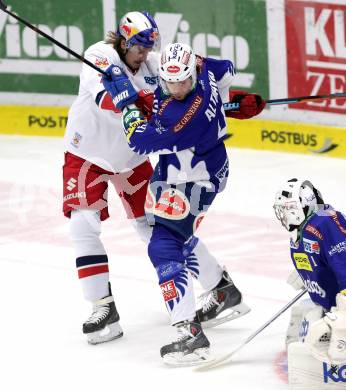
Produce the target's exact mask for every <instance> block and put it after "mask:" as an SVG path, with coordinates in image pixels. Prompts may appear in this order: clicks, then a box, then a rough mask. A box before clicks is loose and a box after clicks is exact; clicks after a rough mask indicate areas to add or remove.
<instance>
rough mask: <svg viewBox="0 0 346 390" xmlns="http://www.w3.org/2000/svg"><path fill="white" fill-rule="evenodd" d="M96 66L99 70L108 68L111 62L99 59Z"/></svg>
mask: <svg viewBox="0 0 346 390" xmlns="http://www.w3.org/2000/svg"><path fill="white" fill-rule="evenodd" d="M95 65H96V66H98V67H99V68H108V66H109V62H108V59H107V58H97V59H96V61H95Z"/></svg>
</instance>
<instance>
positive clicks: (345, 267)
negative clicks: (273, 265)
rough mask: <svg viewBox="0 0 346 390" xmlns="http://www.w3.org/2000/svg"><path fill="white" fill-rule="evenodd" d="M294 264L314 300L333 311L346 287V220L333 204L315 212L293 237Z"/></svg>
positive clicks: (292, 255)
mask: <svg viewBox="0 0 346 390" xmlns="http://www.w3.org/2000/svg"><path fill="white" fill-rule="evenodd" d="M291 257H292V261H293V264H294V266H295V268H296V269H297V271H298V272H299V274H300V276H301V278H302V279H303V282H304V285H305V287H306V288H307V289H308V291H309V295H310V297H311V299H312V301H313V302H314V303H316V304H318V305H321V306H323V307H324V308H325V309H326V310H328V311H329V310H330V308H331V307H332V306H335V296H336V294H337V293H338V292H340V291H342V290H345V289H346V219H345V216H344V215H343V214H342V213H340V212H339V211H336V210H334V209H333V208H332V207H331V206H330V205H324V208H323V209H321V210H319V211H317V212H316V213H314V214H313V215H312V216H311V217H310V218H309V219H308V220H307V222H306V224H305V225H304V227H303V228H302V229H301V236H300V239H299V241H297V242H296V243H294V242H293V241H292V240H291Z"/></svg>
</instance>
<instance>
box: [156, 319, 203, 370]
mask: <svg viewBox="0 0 346 390" xmlns="http://www.w3.org/2000/svg"><path fill="white" fill-rule="evenodd" d="M175 327H176V328H177V332H178V339H177V341H174V342H173V343H171V344H168V345H164V346H163V347H162V348H161V350H160V353H161V357H162V358H163V361H164V362H165V363H166V364H168V365H170V366H193V365H197V364H201V363H203V362H205V361H206V360H208V358H209V346H210V343H209V340H208V339H207V337H206V336H205V334H204V333H203V330H202V327H201V324H199V323H198V322H190V321H184V322H179V323H178V324H176V325H175Z"/></svg>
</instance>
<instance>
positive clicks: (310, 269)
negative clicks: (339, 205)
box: [274, 179, 346, 388]
mask: <svg viewBox="0 0 346 390" xmlns="http://www.w3.org/2000/svg"><path fill="white" fill-rule="evenodd" d="M274 210H275V214H276V217H277V218H278V219H279V220H280V222H281V224H282V225H283V226H284V227H285V228H286V229H287V230H288V231H289V232H290V233H291V240H290V247H291V258H292V262H293V265H294V267H295V269H296V271H297V272H298V274H299V277H300V279H301V281H302V283H303V285H304V286H305V288H306V289H307V290H308V292H309V295H310V298H311V300H312V301H313V303H314V304H315V305H314V308H313V309H312V310H310V311H309V312H308V313H307V314H305V315H304V319H303V321H302V324H301V328H300V340H301V341H304V344H303V343H292V344H290V345H289V349H288V360H289V371H290V362H291V366H293V365H295V366H294V367H295V368H294V370H293V368H291V371H292V372H294V375H295V376H297V375H298V377H297V378H298V379H297V378H296V377H295V378H294V379H292V382H296V379H297V381H298V382H302V381H307V382H302V383H304V384H306V385H313V384H315V382H309V380H311V378H313V377H316V378H317V377H318V372H319V370H320V371H321V370H325V367H327V366H326V365H327V364H334V365H342V364H343V365H345V364H346V219H345V215H343V214H342V213H341V212H339V211H337V210H335V209H333V207H332V206H330V205H328V204H325V203H324V201H323V199H322V196H321V194H320V192H319V191H318V190H317V189H316V188H315V187H314V186H313V185H312V184H311V183H310V182H309V181H307V180H305V181H302V180H297V179H291V180H288V181H287V182H286V183H285V184H284V186H282V187H281V188H280V190H279V191H278V192H277V194H276V197H275V203H274ZM316 313H318V314H317V316H316ZM321 317H322V318H321ZM303 355H304V358H303ZM305 355H307V356H305ZM299 359H302V361H303V362H300V361H299V362H298V363H297V360H299ZM316 359H317V360H316ZM318 361H322V362H324V366H322V364H321V363H320V362H318ZM303 364H304V367H303ZM297 367H298V368H297ZM345 368H346V366H345ZM300 370H302V371H304V370H305V372H309V373H311V375H310V374H309V375H307V376H304V375H303V374H302V372H301V371H300ZM320 374H321V376H322V371H321V373H320ZM292 375H293V374H292ZM309 378H310V379H309ZM316 381H317V379H316ZM290 382H291V381H290ZM298 382H297V383H298ZM316 383H317V382H316ZM299 388H301V387H299Z"/></svg>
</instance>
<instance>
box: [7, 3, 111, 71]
mask: <svg viewBox="0 0 346 390" xmlns="http://www.w3.org/2000/svg"><path fill="white" fill-rule="evenodd" d="M0 9H1V10H2V11H4V12H6V13H7V14H9V15H11V16H12V17H13V18H15V19H17V20H19V21H20V22H22V23H23V24H25V25H26V26H28V27H29V28H31V30H33V31H35V32H36V33H38V34H40V35H42V36H43V37H45V38H47V39H48V40H49V41H51V42H53V43H54V44H55V45H57V46H59V47H60V48H61V49H63V50H65V51H67V52H68V53H69V54H71V55H72V56H74V57H75V58H77V59H78V60H80V61H82V62H84V63H85V64H87V65H89V66H91V67H92V68H94V69H95V70H96V71H97V72H99V73H102V74H103V75H105V76H107V77H108V75H107V73H106V72H105V71H104V70H102V69H100V68H99V67H98V66H96V65H94V64H93V63H92V62H90V61H88V60H87V59H86V58H84V57H83V56H81V55H79V54H78V53H76V52H75V51H73V50H71V49H70V48H69V47H67V46H65V45H64V44H62V43H60V42H59V41H57V40H56V39H54V38H53V37H51V36H50V35H48V34H46V33H45V32H43V31H41V30H40V29H39V28H37V27H36V26H34V25H32V24H30V23H29V22H27V21H26V20H24V19H22V18H21V17H20V16H18V15H16V14H14V13H13V12H11V11H9V10H8V9H7V5H6V4H5V3H4V2H3V1H2V0H0Z"/></svg>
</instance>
